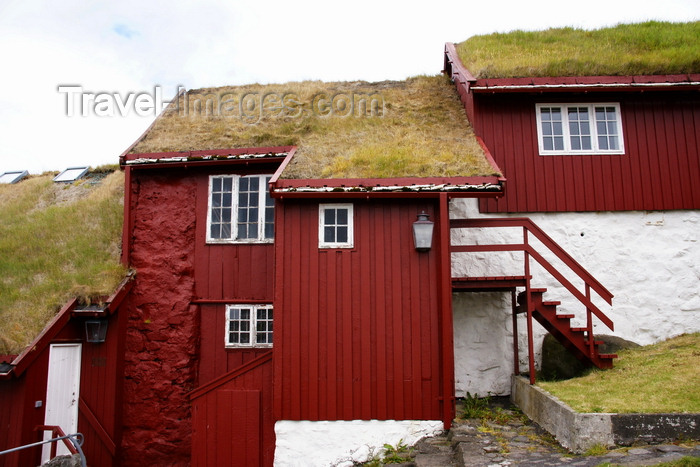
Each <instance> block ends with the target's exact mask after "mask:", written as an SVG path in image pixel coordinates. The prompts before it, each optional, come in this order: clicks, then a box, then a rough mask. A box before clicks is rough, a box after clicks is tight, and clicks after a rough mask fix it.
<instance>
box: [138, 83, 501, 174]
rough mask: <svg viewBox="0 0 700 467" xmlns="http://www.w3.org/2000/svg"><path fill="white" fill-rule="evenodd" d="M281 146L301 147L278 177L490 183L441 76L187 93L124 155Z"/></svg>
mask: <svg viewBox="0 0 700 467" xmlns="http://www.w3.org/2000/svg"><path fill="white" fill-rule="evenodd" d="M285 96H286V97H285ZM363 99H364V100H363ZM217 104H218V105H217ZM281 145H297V146H298V147H299V148H298V150H297V152H296V155H295V158H294V161H293V162H292V163H291V164H289V166H287V168H286V170H285V172H284V173H283V175H282V177H283V178H293V179H299V178H392V177H426V176H431V177H438V176H446V177H449V176H489V175H498V174H497V173H494V170H493V168H492V167H491V166H490V165H489V164H488V162H487V161H486V159H485V157H484V152H483V150H482V148H481V146H480V145H479V143H478V142H477V140H476V138H475V136H474V132H473V130H472V128H471V126H470V125H469V122H468V120H467V118H466V116H465V114H464V109H463V107H462V105H461V103H460V101H459V97H458V95H457V92H456V90H455V88H454V85H452V83H451V82H450V80H449V79H448V78H447V77H446V76H442V75H439V76H420V77H414V78H409V79H407V80H405V81H385V82H380V83H366V82H339V83H323V82H319V81H305V82H297V83H286V84H270V85H248V86H236V87H221V88H212V89H200V90H195V91H190V92H188V93H187V95H186V96H184V97H181V98H180V100H179V102H178V105H177V107H175V106H173V107H171V108H169V109H168V110H166V111H165V112H164V113H163V115H162V116H161V117H160V118H158V120H157V121H156V122H155V125H154V126H153V128H152V129H151V131H150V132H149V133H148V134H147V135H146V136H145V137H144V138H143V139H142V140H141V141H140V142H139V143H138V144H137V145H136V146H135V147H134V148H133V150H132V152H134V153H150V152H164V151H189V150H200V149H205V150H206V149H220V148H245V147H264V146H281Z"/></svg>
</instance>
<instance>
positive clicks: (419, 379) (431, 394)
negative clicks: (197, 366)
mask: <svg viewBox="0 0 700 467" xmlns="http://www.w3.org/2000/svg"><path fill="white" fill-rule="evenodd" d="M284 204H285V209H284V212H283V213H278V215H279V216H281V217H284V220H283V222H284V224H285V230H284V234H283V236H282V237H283V238H282V239H281V241H282V242H283V245H282V246H281V247H278V249H277V255H278V256H277V268H278V269H282V270H283V271H288V270H291V269H292V267H294V268H296V267H298V265H300V264H302V263H303V264H304V267H305V268H307V269H306V270H304V271H303V273H302V274H301V275H299V276H298V278H294V277H292V276H291V275H289V274H281V275H277V276H276V277H277V279H278V280H279V281H283V282H279V283H278V284H277V286H276V290H277V300H276V302H275V306H276V310H275V313H276V315H275V316H276V317H279V318H280V320H279V321H277V322H276V324H275V326H276V328H275V359H274V365H275V378H276V379H275V384H276V391H278V393H277V394H276V398H277V399H278V401H279V402H278V404H277V405H276V411H278V413H276V416H277V417H278V418H279V419H286V420H354V419H365V420H367V419H430V420H436V419H440V418H441V416H440V405H439V401H438V398H439V396H440V395H439V387H440V386H439V384H440V383H439V379H440V365H439V362H438V361H437V358H435V353H436V352H435V350H434V349H436V348H437V346H439V334H438V333H437V332H433V330H437V328H438V310H439V306H438V303H437V299H438V297H439V296H440V294H439V293H438V292H437V290H430V289H431V288H436V287H437V282H436V281H435V280H434V278H433V276H434V275H435V274H436V268H437V263H436V262H435V259H434V256H435V254H436V253H435V252H434V251H431V252H428V253H419V252H416V251H415V249H414V247H413V237H412V235H413V234H412V223H413V221H415V220H416V215H417V214H418V213H419V212H420V211H421V210H426V211H427V212H428V213H429V214H430V215H431V217H432V218H433V219H435V216H436V215H437V214H436V212H435V206H434V205H433V204H432V203H430V202H412V201H369V202H368V201H354V202H353V205H354V227H355V229H354V245H355V246H354V248H349V249H319V248H318V203H314V202H308V201H293V200H285V201H284ZM436 242H437V241H436ZM298 291H300V292H298ZM304 295H307V297H304ZM316 297H318V299H317V298H316Z"/></svg>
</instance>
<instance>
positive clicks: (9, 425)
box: [0, 377, 26, 467]
mask: <svg viewBox="0 0 700 467" xmlns="http://www.w3.org/2000/svg"><path fill="white" fill-rule="evenodd" d="M25 381H26V379H25V378H24V377H21V378H19V379H12V380H8V381H0V401H2V403H3V404H2V405H3V408H2V410H0V451H4V450H7V449H12V448H16V447H18V446H21V445H23V444H26V443H24V442H23V441H22V436H21V435H22V431H23V430H22V421H23V420H22V416H23V409H24V406H25ZM16 465H21V463H20V454H19V453H12V454H6V455H4V456H0V467H10V466H16Z"/></svg>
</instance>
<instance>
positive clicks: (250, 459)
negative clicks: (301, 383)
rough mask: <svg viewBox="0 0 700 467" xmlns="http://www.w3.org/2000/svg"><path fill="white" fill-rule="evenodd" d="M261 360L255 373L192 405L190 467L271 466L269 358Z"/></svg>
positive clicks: (240, 376) (243, 375)
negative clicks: (213, 466)
mask: <svg viewBox="0 0 700 467" xmlns="http://www.w3.org/2000/svg"><path fill="white" fill-rule="evenodd" d="M266 352H267V353H268V354H269V353H270V350H269V349H267V351H266ZM261 356H262V360H263V361H262V362H260V361H258V362H253V363H251V365H252V364H255V363H257V364H256V365H255V367H254V368H251V369H248V370H247V371H245V372H243V373H241V374H238V375H237V376H235V377H234V378H232V379H230V380H229V381H227V382H226V383H224V384H221V385H219V386H217V387H216V388H212V389H211V390H209V392H206V393H204V394H201V395H198V396H197V397H196V398H195V399H194V400H193V401H192V412H193V425H194V429H193V431H194V434H193V439H194V443H195V444H194V445H193V449H192V465H193V466H201V467H208V466H211V465H215V466H221V467H224V466H240V467H247V466H261V467H262V466H272V465H273V460H274V454H275V430H274V427H275V421H274V418H273V414H272V359H271V356H270V355H267V356H264V355H261Z"/></svg>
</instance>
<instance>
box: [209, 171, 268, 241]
mask: <svg viewBox="0 0 700 467" xmlns="http://www.w3.org/2000/svg"><path fill="white" fill-rule="evenodd" d="M271 177H272V176H271V175H245V176H241V175H212V176H211V177H209V209H208V213H207V242H208V243H269V242H272V241H273V239H274V237H275V224H274V222H275V203H274V200H273V199H272V198H271V197H270V191H269V190H268V187H267V183H268V182H269V181H270V178H271Z"/></svg>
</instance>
